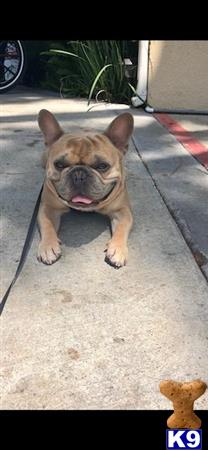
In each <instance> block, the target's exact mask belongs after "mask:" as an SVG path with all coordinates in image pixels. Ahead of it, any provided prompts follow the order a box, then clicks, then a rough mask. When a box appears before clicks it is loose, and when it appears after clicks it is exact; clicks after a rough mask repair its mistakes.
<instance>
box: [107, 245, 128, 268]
mask: <svg viewBox="0 0 208 450" xmlns="http://www.w3.org/2000/svg"><path fill="white" fill-rule="evenodd" d="M127 258H128V248H127V246H126V245H118V243H116V242H114V241H113V239H111V240H110V241H109V242H108V244H107V249H106V256H105V262H106V263H107V264H110V266H112V267H114V268H115V269H120V267H123V266H125V265H126V263H127Z"/></svg>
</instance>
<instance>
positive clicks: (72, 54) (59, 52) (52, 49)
mask: <svg viewBox="0 0 208 450" xmlns="http://www.w3.org/2000/svg"><path fill="white" fill-rule="evenodd" d="M50 53H53V54H54V53H55V54H58V55H66V56H75V58H78V59H82V61H85V59H84V58H81V56H79V55H76V53H72V52H67V51H65V50H55V49H54V48H51V49H50ZM85 62H86V61H85Z"/></svg>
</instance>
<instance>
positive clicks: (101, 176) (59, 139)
mask: <svg viewBox="0 0 208 450" xmlns="http://www.w3.org/2000/svg"><path fill="white" fill-rule="evenodd" d="M39 125H40V128H41V130H42V131H43V134H44V137H45V141H46V145H47V148H48V153H47V162H46V176H47V178H48V179H49V180H50V181H51V182H52V183H53V185H54V187H55V190H56V192H57V194H58V195H59V197H61V198H62V199H63V200H65V201H66V202H67V203H68V204H69V206H70V207H72V208H75V209H79V210H87V211H92V210H96V209H97V208H98V207H100V206H101V205H105V204H106V203H107V202H109V201H111V199H113V198H114V196H115V195H116V192H118V190H119V189H120V188H121V187H122V185H123V184H124V170H123V164H122V156H123V153H125V150H126V148H127V146H128V140H129V137H130V135H131V132H132V128H133V120H132V116H131V115H130V114H128V113H126V114H122V115H121V116H119V117H118V118H116V119H114V121H113V122H112V124H111V125H110V126H109V127H108V129H107V130H106V132H105V133H104V134H98V133H85V134H84V133H82V134H77V135H76V134H73V135H72V134H70V133H65V134H64V133H63V131H62V130H61V128H60V126H59V124H58V122H57V121H56V119H55V117H54V116H53V115H52V114H51V113H49V112H48V111H46V110H42V111H41V112H40V114H39Z"/></svg>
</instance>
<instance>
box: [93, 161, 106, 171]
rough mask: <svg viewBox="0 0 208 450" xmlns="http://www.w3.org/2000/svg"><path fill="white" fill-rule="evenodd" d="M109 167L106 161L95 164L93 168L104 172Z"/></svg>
mask: <svg viewBox="0 0 208 450" xmlns="http://www.w3.org/2000/svg"><path fill="white" fill-rule="evenodd" d="M109 168H110V165H109V164H108V163H104V162H103V163H100V164H97V165H96V166H95V170H100V171H101V172H105V171H106V170H108V169H109Z"/></svg>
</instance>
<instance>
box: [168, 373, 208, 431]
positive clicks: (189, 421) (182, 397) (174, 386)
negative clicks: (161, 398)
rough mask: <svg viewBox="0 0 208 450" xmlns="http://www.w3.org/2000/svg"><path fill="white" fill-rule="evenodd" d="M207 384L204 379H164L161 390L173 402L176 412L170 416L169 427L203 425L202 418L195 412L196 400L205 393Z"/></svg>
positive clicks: (197, 426)
mask: <svg viewBox="0 0 208 450" xmlns="http://www.w3.org/2000/svg"><path fill="white" fill-rule="evenodd" d="M206 388H207V385H206V383H205V382H204V381H201V380H194V381H191V382H184V383H180V382H177V381H173V380H164V381H161V383H160V392H161V394H163V395H165V397H167V398H168V399H169V400H171V401H172V402H173V408H174V413H173V414H172V415H171V416H170V417H169V418H168V420H167V426H168V427H169V428H191V429H196V428H200V427H201V420H200V419H199V417H198V416H197V415H196V414H195V413H194V411H193V407H194V401H195V400H196V399H197V398H199V397H201V395H203V394H204V392H205V390H206Z"/></svg>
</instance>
